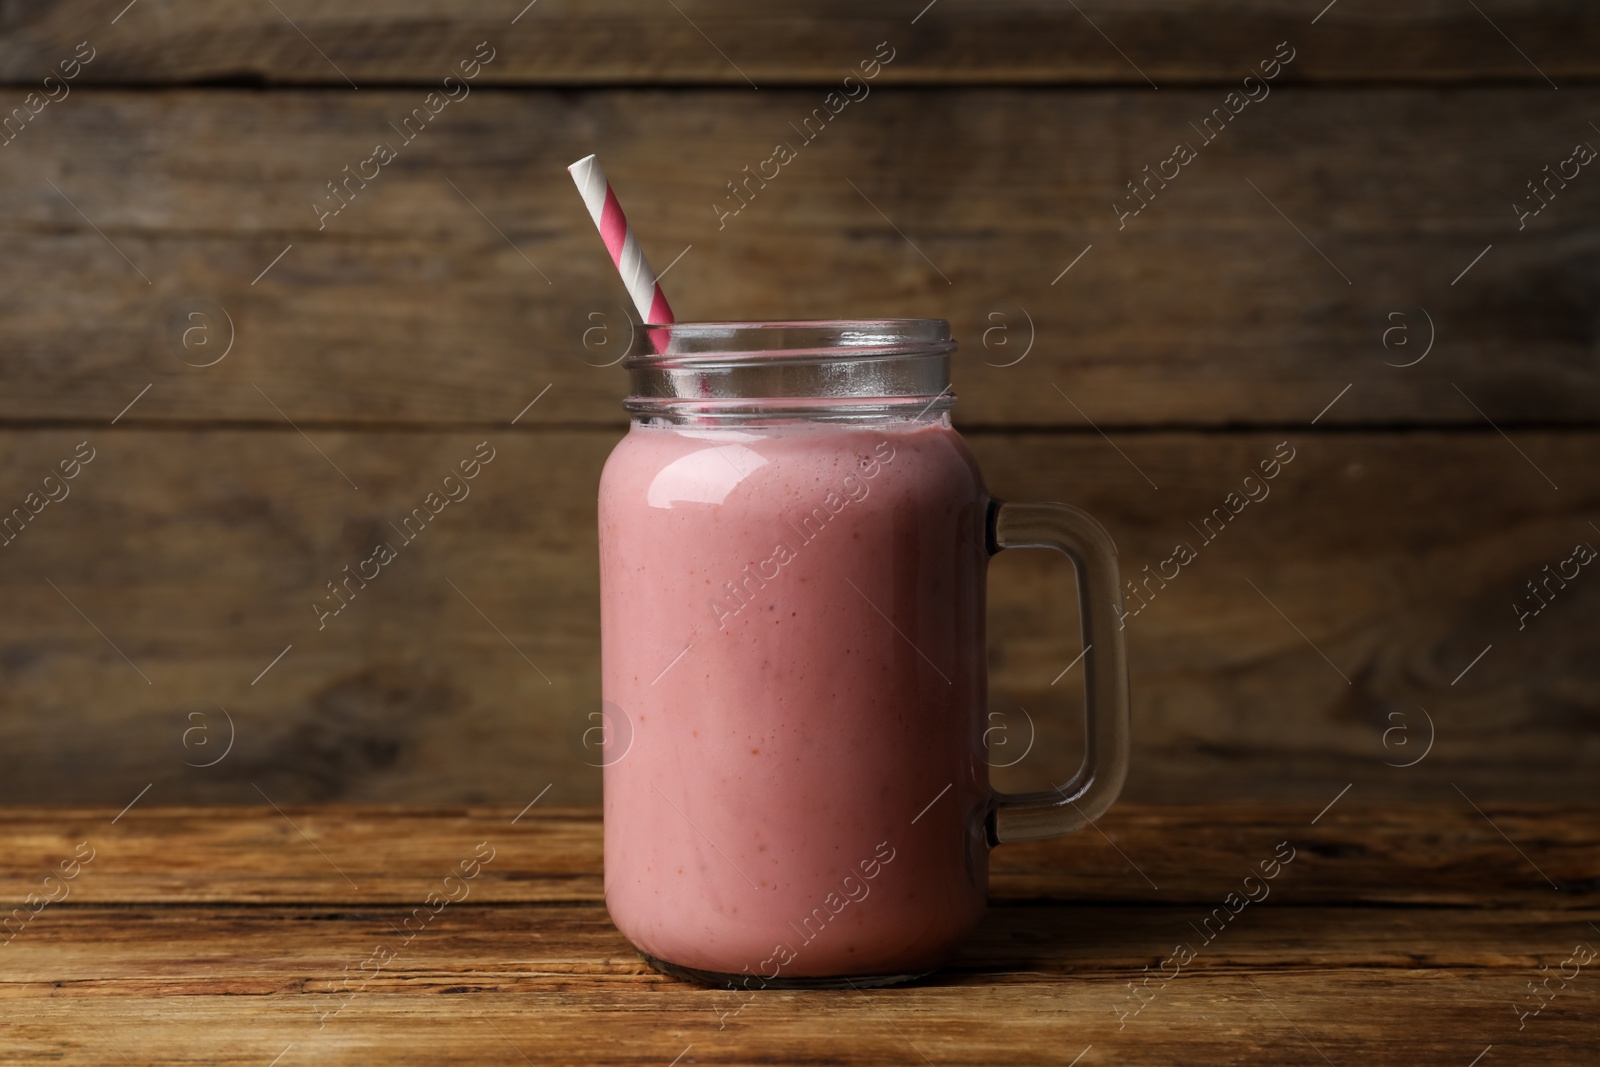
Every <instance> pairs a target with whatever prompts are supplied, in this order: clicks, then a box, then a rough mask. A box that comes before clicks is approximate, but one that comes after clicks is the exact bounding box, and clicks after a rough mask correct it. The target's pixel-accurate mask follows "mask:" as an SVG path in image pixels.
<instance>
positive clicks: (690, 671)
mask: <svg viewBox="0 0 1600 1067" xmlns="http://www.w3.org/2000/svg"><path fill="white" fill-rule="evenodd" d="M987 506H988V496H987V493H986V492H985V490H984V487H983V483H982V480H981V477H980V476H979V473H978V469H977V465H976V464H975V463H974V461H973V459H972V457H971V455H970V454H969V453H968V451H967V448H966V446H965V445H964V444H963V443H962V441H961V439H960V438H959V437H958V436H957V435H956V434H955V433H954V431H952V430H951V429H950V427H949V423H948V419H947V417H945V416H934V417H931V418H929V419H926V420H923V421H915V420H898V421H893V420H885V421H882V422H872V423H866V422H861V423H852V424H836V423H827V422H818V421H804V422H801V421H794V422H789V423H783V422H778V423H774V424H769V425H766V426H751V425H742V426H739V427H737V428H716V427H712V428H701V427H698V426H696V427H692V428H691V427H686V426H681V425H680V426H659V425H649V424H646V423H642V422H636V423H635V424H634V426H633V428H632V429H631V430H630V431H629V433H628V435H627V436H626V438H625V439H624V440H623V441H622V442H621V443H620V444H618V446H617V448H616V450H615V451H613V452H612V454H611V457H610V459H609V460H608V462H607V463H606V467H605V473H604V475H603V476H602V478H601V482H600V501H599V514H600V582H601V627H602V635H603V666H602V671H603V681H602V688H603V697H604V699H605V700H606V701H607V702H609V703H610V704H611V705H612V706H613V710H612V714H613V716H614V717H615V719H616V721H614V722H611V723H610V726H611V733H610V737H609V739H608V742H607V743H608V746H609V748H608V751H607V753H606V767H605V886H606V903H607V906H608V907H609V909H610V912H611V916H612V919H613V920H614V921H615V922H616V925H617V927H618V929H620V930H621V931H622V932H623V934H625V935H626V936H627V937H628V938H629V940H631V941H632V942H633V943H634V944H635V945H636V946H638V947H639V948H640V949H641V950H642V951H643V952H645V953H646V954H647V955H649V956H651V957H653V958H655V959H656V960H659V961H663V962H665V963H668V964H674V965H677V966H678V967H683V968H691V969H694V970H698V971H703V972H713V973H716V974H725V975H736V976H740V977H741V978H743V979H746V980H747V981H748V980H749V976H757V980H758V981H759V980H760V979H765V980H783V979H803V978H807V977H813V976H834V977H837V976H893V975H905V974H912V973H918V972H923V971H927V970H930V969H932V968H933V967H935V966H937V965H938V964H939V963H940V962H941V961H942V960H943V959H944V957H945V956H946V955H947V954H948V953H949V951H950V949H951V948H952V946H953V945H954V944H955V943H956V942H957V941H958V940H960V939H961V938H962V937H963V936H964V935H966V934H967V933H968V932H970V931H971V929H972V927H973V926H974V925H975V924H976V923H977V921H978V919H979V917H980V915H981V913H982V911H983V907H984V901H985V887H986V884H987V872H988V843H987V840H986V838H985V828H984V827H985V817H986V814H987V811H988V807H989V804H990V800H991V794H990V791H989V783H988V768H987V765H986V764H985V762H984V758H983V742H982V721H983V719H982V712H983V702H984V694H985V670H984V667H985V663H984V658H985V645H984V633H983V628H984V618H983V610H984V607H983V605H984V575H985V568H986V565H987V560H988V552H987V548H986V545H985V540H984V537H985V534H984V530H985V510H986V508H987Z"/></svg>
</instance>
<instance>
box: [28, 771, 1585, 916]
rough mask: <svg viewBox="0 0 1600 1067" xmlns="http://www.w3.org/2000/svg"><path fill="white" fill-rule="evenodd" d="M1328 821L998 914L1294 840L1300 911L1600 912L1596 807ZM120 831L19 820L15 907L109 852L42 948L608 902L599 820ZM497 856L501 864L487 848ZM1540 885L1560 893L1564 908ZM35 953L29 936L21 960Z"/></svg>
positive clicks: (1073, 855) (1272, 807)
mask: <svg viewBox="0 0 1600 1067" xmlns="http://www.w3.org/2000/svg"><path fill="white" fill-rule="evenodd" d="M1324 806H1325V805H1324V804H1323V803H1321V802H1316V803H1311V804H1304V803H1296V804H1281V803H1280V804H1266V803H1262V802H1251V803H1239V802H1236V803H1231V804H1216V803H1200V804H1194V805H1184V806H1170V805H1151V804H1140V803H1137V802H1133V801H1130V802H1127V803H1122V804H1118V805H1117V806H1116V807H1115V808H1113V809H1112V811H1111V812H1110V813H1109V814H1107V815H1106V816H1105V817H1104V819H1103V820H1102V821H1101V822H1100V823H1099V826H1100V828H1101V829H1102V830H1103V831H1105V833H1106V838H1100V837H1098V836H1097V835H1095V834H1093V833H1090V832H1086V833H1082V834H1078V835H1076V836H1073V837H1067V838H1057V839H1054V840H1049V841H1033V842H1023V843H1017V844H1010V845H1006V846H1004V847H1002V848H1000V849H998V850H996V851H995V852H993V853H992V857H991V859H992V865H991V870H990V895H991V898H992V899H993V900H995V901H997V902H1004V903H1008V904H1010V905H1012V906H1014V908H1015V909H1016V911H1015V913H1016V914H1018V915H1022V914H1026V913H1027V911H1028V909H1029V908H1031V907H1033V906H1035V905H1040V904H1041V903H1050V902H1054V903H1058V904H1071V905H1073V906H1075V907H1076V906H1084V907H1087V906H1091V905H1092V906H1095V907H1102V908H1114V907H1124V906H1132V905H1141V906H1142V905H1148V906H1152V907H1155V908H1158V909H1168V908H1174V907H1178V906H1180V905H1185V906H1194V907H1199V908H1204V907H1205V906H1209V905H1210V904H1213V903H1215V902H1216V901H1218V900H1221V899H1222V898H1223V897H1224V896H1225V895H1226V894H1227V893H1228V892H1229V891H1231V890H1233V889H1235V888H1236V887H1237V883H1238V882H1239V880H1240V879H1241V878H1243V877H1244V875H1245V874H1246V873H1249V872H1250V871H1251V870H1253V869H1254V867H1255V864H1256V862H1257V860H1258V859H1263V858H1268V857H1271V856H1272V855H1273V853H1274V850H1275V848H1276V847H1277V845H1278V843H1279V842H1280V841H1287V842H1289V843H1290V846H1291V848H1292V849H1293V859H1292V861H1291V862H1290V863H1289V864H1288V865H1286V866H1285V868H1284V869H1285V870H1286V871H1291V872H1292V876H1291V877H1285V878H1284V880H1283V882H1282V883H1275V884H1278V887H1279V889H1281V890H1283V892H1282V893H1281V894H1279V896H1281V899H1282V902H1283V903H1284V904H1285V905H1287V906H1290V907H1295V908H1300V907H1326V908H1347V907H1352V908H1353V907H1362V906H1373V907H1382V906H1389V907H1403V908H1413V909H1414V908H1426V907H1433V908H1445V907H1458V908H1482V909H1488V910H1489V911H1491V912H1492V913H1493V914H1494V915H1495V916H1496V917H1501V918H1503V916H1501V913H1502V912H1503V911H1504V910H1505V909H1507V908H1513V909H1519V910H1527V909H1532V910H1535V911H1538V912H1539V913H1540V914H1542V915H1545V916H1546V917H1547V918H1548V917H1550V916H1551V915H1553V913H1554V911H1556V910H1560V909H1569V910H1572V911H1574V912H1582V911H1585V910H1591V911H1592V910H1594V908H1595V906H1596V900H1595V894H1596V892H1597V891H1600V884H1597V882H1596V879H1595V871H1596V861H1597V860H1600V827H1597V826H1596V824H1595V822H1594V820H1593V819H1591V818H1588V817H1587V816H1588V811H1589V809H1587V808H1585V807H1581V806H1576V805H1567V806H1553V805H1528V804H1520V805H1519V804H1509V805H1508V804H1495V803H1492V802H1490V803H1487V807H1486V812H1487V818H1486V817H1485V814H1484V813H1480V812H1478V811H1475V810H1474V809H1473V808H1472V807H1471V805H1470V804H1469V803H1467V802H1466V801H1464V800H1462V799H1461V798H1460V797H1455V799H1454V800H1453V801H1444V800H1439V801H1431V802H1423V803H1412V804H1407V805H1403V806H1401V805H1394V804H1377V803H1373V802H1372V801H1370V800H1366V801H1364V800H1362V799H1361V798H1360V797H1359V796H1356V797H1345V798H1343V799H1342V800H1341V802H1340V803H1339V804H1338V805H1336V806H1335V807H1334V808H1333V809H1332V810H1330V811H1328V812H1327V813H1326V814H1323V813H1322V812H1321V810H1320V809H1322V808H1323V807H1324ZM118 815H119V811H118V809H117V808H115V807H108V808H92V807H33V808H16V807H10V808H7V809H6V810H5V812H4V816H5V818H4V820H3V822H0V840H3V841H4V843H5V848H6V855H7V857H8V859H7V864H6V868H5V869H4V870H3V871H0V901H7V900H10V901H17V900H20V899H22V898H23V897H24V896H25V895H26V894H27V893H29V892H35V891H37V890H38V888H39V882H40V880H41V879H42V878H43V877H44V874H45V872H48V871H51V870H53V869H55V868H56V867H57V865H58V864H59V863H60V862H61V861H62V860H64V859H66V858H67V857H70V856H72V855H73V854H74V851H75V850H76V849H77V848H78V846H79V844H80V843H81V842H84V841H88V842H89V843H90V848H89V849H84V850H82V851H81V853H80V854H81V855H90V853H91V850H92V854H93V858H92V859H91V860H90V861H89V862H88V863H86V864H83V865H82V872H81V874H80V875H79V876H78V877H77V878H75V879H74V880H73V881H72V884H71V886H70V895H69V896H68V897H67V899H66V900H65V901H64V902H63V903H62V904H61V905H60V906H59V907H58V906H56V905H52V906H51V907H49V908H47V909H46V910H45V912H43V913H41V918H40V919H39V925H38V927H37V928H36V927H34V926H31V925H30V926H29V927H28V930H29V931H30V932H29V933H28V940H30V941H31V940H33V931H35V930H36V929H43V928H44V926H46V925H48V924H47V923H46V921H45V919H44V917H43V916H45V915H48V916H50V917H52V919H53V917H54V916H55V915H56V914H57V913H58V911H62V912H64V911H69V910H71V911H74V913H75V914H76V913H77V912H79V911H81V910H83V909H85V908H89V909H95V908H101V907H111V906H114V905H118V904H132V903H138V904H144V905H152V906H153V905H160V907H161V908H172V907H178V906H188V905H204V906H206V907H217V908H220V907H222V906H224V905H249V906H250V907H252V908H255V907H261V908H267V907H273V908H280V909H281V908H288V907H291V906H293V907H299V906H306V907H310V906H312V905H322V906H332V905H338V906H340V907H349V908H354V909H367V911H366V912H364V914H367V913H371V909H383V908H393V907H403V906H410V905H413V904H415V903H416V902H417V901H419V900H421V899H422V898H423V897H424V896H425V895H426V893H427V892H428V891H429V889H431V888H433V887H434V885H435V883H436V882H438V881H439V879H441V878H442V877H444V875H446V874H448V873H450V871H451V870H453V869H454V868H455V867H456V865H457V864H459V863H460V862H462V861H463V860H466V859H469V858H471V857H473V856H474V855H475V854H476V855H483V854H489V853H490V850H492V855H493V859H492V860H491V861H490V862H489V863H487V864H485V865H484V866H483V867H482V871H481V874H480V875H479V877H478V878H476V879H475V880H474V881H473V883H472V886H471V890H470V893H469V895H468V897H467V898H466V900H464V901H462V904H463V905H469V904H470V906H471V907H472V908H484V909H490V910H494V909H499V908H501V907H502V906H510V905H524V904H527V905H540V906H553V905H565V904H569V903H570V904H577V903H584V904H599V903H603V902H604V896H603V889H602V885H601V879H600V868H601V851H600V831H601V825H600V815H599V811H598V810H597V809H594V808H574V807H550V806H548V803H542V804H540V805H538V806H536V807H534V808H533V809H531V810H529V811H527V812H526V813H524V812H522V810H521V809H520V808H519V807H516V806H512V807H498V808H497V807H487V806H478V807H459V808H450V809H425V808H415V807H401V808H397V807H392V806H390V807H373V806H370V805H340V806H337V807H335V806H317V807H305V806H296V805H288V806H286V807H284V808H283V809H282V810H275V809H273V808H271V807H268V806H266V805H264V804H259V803H258V804H256V805H254V806H249V807H240V806H218V807H212V808H174V807H167V806H162V805H159V804H156V803H154V802H150V801H147V802H145V803H142V804H140V805H137V806H135V807H134V808H133V809H132V810H131V811H129V812H128V813H127V814H125V815H121V817H120V818H118ZM1319 815H1320V816H1321V817H1320V818H1319ZM113 818H116V819H117V821H116V822H115V823H113V822H112V821H111V820H112V819H113ZM1489 818H1492V819H1493V823H1492V824H1491V823H1490V822H1489V821H1488V819H1489ZM1313 819H1316V820H1317V821H1316V822H1314V823H1313V822H1312V820H1313ZM513 820H516V821H515V822H513ZM291 823H292V825H291ZM1495 827H1498V828H1499V829H1500V830H1502V831H1504V832H1505V833H1506V835H1507V836H1508V837H1509V838H1511V839H1512V840H1514V841H1518V842H1521V845H1520V846H1517V847H1521V848H1522V849H1523V850H1524V852H1525V853H1526V855H1524V854H1521V853H1519V852H1518V851H1517V850H1516V847H1513V846H1512V845H1510V844H1508V843H1507V841H1506V838H1502V837H1500V836H1499V835H1498V834H1497V833H1496V830H1495ZM296 828H298V830H297V829H296ZM301 833H304V835H305V836H304V837H301V836H300V834H301ZM1107 839H1109V841H1110V842H1114V843H1115V845H1116V847H1115V848H1112V847H1110V845H1109V844H1108V841H1107ZM174 841H181V842H182V843H183V847H182V850H181V852H178V853H175V852H174V850H173V842H174ZM483 842H487V843H488V848H487V849H481V848H480V844H481V843H483ZM1117 849H1120V850H1121V852H1120V853H1119V852H1118V851H1117ZM318 850H321V851H320V853H319V851H318ZM1130 857H1133V858H1134V859H1133V862H1136V863H1137V864H1138V868H1137V870H1136V869H1135V868H1134V867H1132V866H1130ZM1535 864H1536V865H1537V869H1536V868H1535V866H1534V865H1535ZM1138 870H1143V871H1145V872H1146V873H1147V874H1148V875H1150V876H1151V879H1150V880H1148V881H1147V880H1146V879H1145V878H1143V877H1141V876H1140V875H1139V874H1138V873H1137V871H1138ZM1538 870H1543V871H1544V872H1546V873H1547V874H1548V875H1550V877H1551V878H1553V879H1554V880H1555V881H1556V883H1557V885H1558V886H1559V887H1560V888H1559V889H1556V890H1552V889H1551V888H1550V886H1549V884H1548V883H1546V882H1544V881H1542V880H1541V879H1540V877H1539V875H1538V873H1537V872H1538ZM340 871H342V872H343V874H342V875H341V874H340V873H339V872H340ZM197 872H204V877H196V874H197ZM347 878H348V881H347V880H346V879H347ZM1274 892H1276V891H1274ZM1269 899H1272V898H1270V897H1269ZM156 914H164V912H161V911H160V909H156V910H155V911H153V912H152V915H156ZM185 914H187V913H185ZM216 914H219V915H220V914H222V913H221V912H217V913H216ZM452 914H453V912H452ZM573 914H575V915H582V914H588V913H587V912H583V911H581V909H580V910H578V911H575V912H574V913H573ZM79 919H80V920H82V921H89V920H83V918H82V916H81V915H79ZM1541 921H1543V920H1541ZM22 940H23V938H22V936H21V935H19V936H18V938H17V943H18V944H21V943H22Z"/></svg>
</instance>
